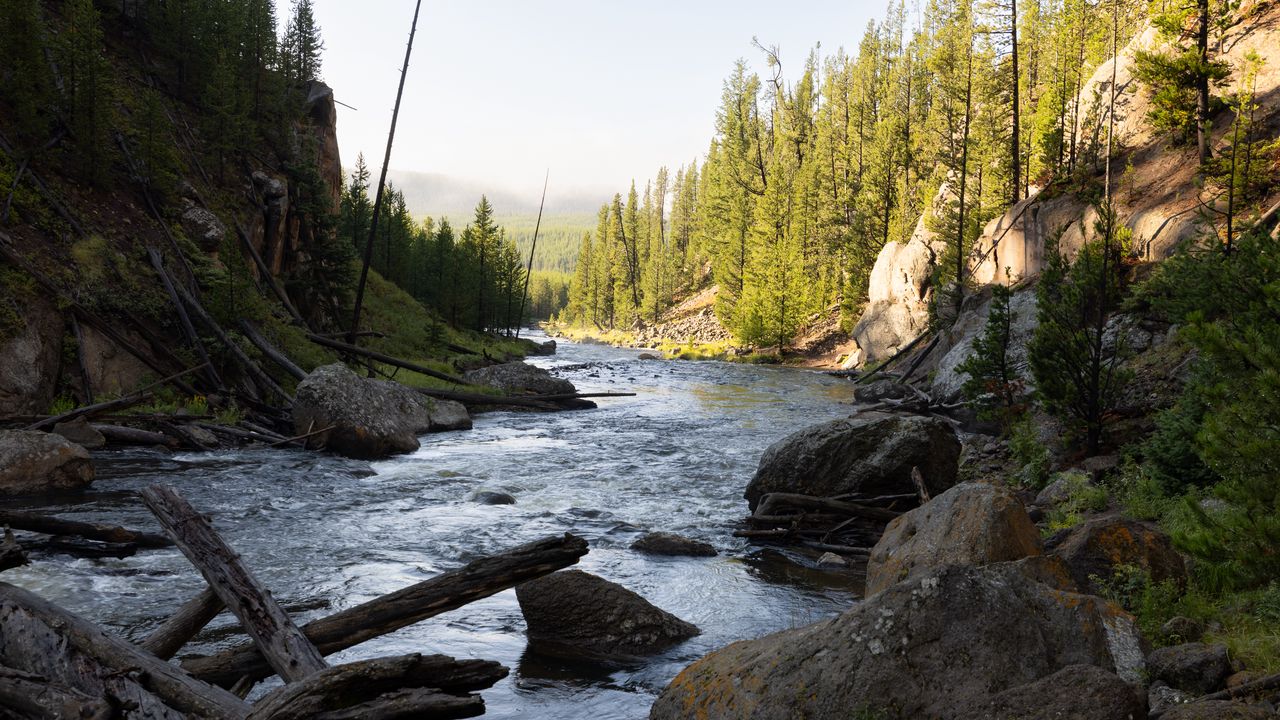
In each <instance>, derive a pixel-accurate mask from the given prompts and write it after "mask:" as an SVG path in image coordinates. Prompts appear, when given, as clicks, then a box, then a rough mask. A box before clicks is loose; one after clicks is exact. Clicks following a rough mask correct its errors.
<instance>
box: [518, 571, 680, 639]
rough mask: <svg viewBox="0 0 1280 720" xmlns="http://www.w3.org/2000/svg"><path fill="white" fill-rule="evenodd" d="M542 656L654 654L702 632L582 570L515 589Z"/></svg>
mask: <svg viewBox="0 0 1280 720" xmlns="http://www.w3.org/2000/svg"><path fill="white" fill-rule="evenodd" d="M516 599H517V600H519V602H520V610H521V612H523V613H524V619H525V622H526V623H527V625H528V636H529V644H530V645H531V646H532V647H534V648H535V649H537V650H538V651H539V652H543V653H548V654H553V655H564V656H571V657H615V658H625V657H638V656H643V655H650V654H652V653H655V652H658V651H660V650H663V649H665V648H668V647H670V646H672V645H675V644H677V643H680V642H683V641H684V640H687V639H689V638H691V637H693V636H694V635H697V634H698V628H697V627H695V626H694V625H692V624H691V623H687V622H685V621H684V620H681V619H680V618H678V617H676V616H674V615H672V614H671V613H669V612H667V611H665V610H662V609H660V608H657V607H654V606H653V605H652V604H650V603H649V601H648V600H645V599H644V598H642V597H640V596H639V595H637V594H635V593H634V592H631V591H630V590H628V589H626V588H624V587H622V586H621V585H618V584H617V583H612V582H609V581H608V580H605V579H604V578H600V577H596V576H595V575H591V574H588V573H585V572H582V571H581V570H561V571H560V572H557V573H552V574H551V575H547V576H545V577H541V578H538V579H537V580H531V581H529V582H527V583H524V584H523V585H519V586H517V587H516Z"/></svg>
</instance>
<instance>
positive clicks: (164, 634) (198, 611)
mask: <svg viewBox="0 0 1280 720" xmlns="http://www.w3.org/2000/svg"><path fill="white" fill-rule="evenodd" d="M225 607H226V604H225V603H223V602H222V598H220V597H218V594H217V593H215V592H214V591H213V590H212V589H210V588H205V589H204V590H202V591H201V592H200V594H199V595H197V596H195V597H193V598H191V599H190V600H188V601H187V602H185V603H183V605H182V607H180V608H178V611H177V612H175V613H174V614H173V615H172V616H171V617H170V618H169V619H168V620H165V621H164V624H163V625H161V626H160V627H158V628H156V629H155V632H153V633H151V634H150V635H148V636H147V639H146V640H143V641H142V644H141V645H140V646H139V647H141V648H142V649H143V650H146V651H147V652H149V653H151V654H152V655H155V656H156V657H158V658H160V659H161V660H168V659H169V658H171V657H173V656H174V655H175V654H176V653H177V652H178V651H179V650H181V649H182V646H183V645H186V644H187V643H188V642H190V641H191V638H193V637H195V636H196V633H199V632H200V631H201V630H203V629H204V626H205V625H208V624H209V622H210V621H212V620H213V619H214V618H215V617H217V616H218V613H220V612H222V610H223V608H225Z"/></svg>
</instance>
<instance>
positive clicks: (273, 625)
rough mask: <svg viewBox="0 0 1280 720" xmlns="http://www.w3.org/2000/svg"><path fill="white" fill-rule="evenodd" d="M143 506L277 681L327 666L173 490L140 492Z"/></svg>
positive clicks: (155, 488)
mask: <svg viewBox="0 0 1280 720" xmlns="http://www.w3.org/2000/svg"><path fill="white" fill-rule="evenodd" d="M142 501H143V502H144V503H146V505H147V507H148V508H149V509H150V510H151V512H152V514H153V515H155V516H156V519H157V520H159V521H160V525H161V527H163V528H164V530H165V532H166V533H167V534H168V535H169V537H170V538H172V539H173V541H174V542H175V543H177V545H178V549H180V550H182V554H183V555H186V556H187V559H188V560H190V561H191V563H192V564H193V565H195V566H196V568H197V569H199V570H200V574H201V575H204V579H205V581H206V582H208V583H209V587H210V588H211V589H212V590H213V591H214V593H216V594H217V596H218V598H219V599H221V600H222V602H223V603H225V604H226V606H227V609H229V610H230V611H231V612H232V613H233V614H234V615H235V616H236V618H237V619H238V620H239V621H240V625H241V627H243V628H244V630H245V632H246V633H248V635H249V637H251V638H253V641H254V643H255V644H256V645H257V648H258V650H259V651H260V652H261V653H262V655H263V656H265V658H266V660H267V662H269V663H270V664H271V667H272V668H274V669H275V671H276V673H277V674H279V675H280V677H282V678H284V679H285V681H287V682H294V681H297V680H301V679H303V678H305V677H307V676H308V675H310V674H312V673H315V672H319V671H321V670H323V669H325V668H326V667H328V665H327V664H326V663H325V661H324V658H323V657H321V655H320V653H319V651H317V650H316V648H315V646H314V645H312V644H311V641H310V640H308V639H307V638H306V637H305V636H303V634H302V632H301V631H300V630H299V629H298V626H297V625H294V623H293V620H292V619H290V618H289V616H288V614H286V613H285V611H284V609H283V608H281V607H280V605H279V604H278V603H277V602H276V601H275V598H273V597H271V594H270V593H269V592H267V590H266V588H264V587H263V586H262V584H261V583H259V582H258V579H257V578H256V577H254V576H253V573H251V572H249V568H248V567H246V566H245V564H244V563H243V562H241V560H240V556H239V555H237V554H236V553H235V551H234V550H232V549H231V547H230V546H229V545H227V543H226V542H225V541H224V540H223V539H222V536H221V535H219V534H218V532H217V531H216V530H214V529H213V526H212V525H211V524H209V521H208V520H206V519H205V517H204V516H203V515H201V514H199V513H197V512H196V511H195V509H194V508H192V507H191V505H190V503H188V502H187V501H186V500H185V499H184V498H183V497H182V496H181V495H179V494H178V493H177V492H176V491H174V490H173V489H172V488H166V487H162V486H159V485H153V486H151V487H148V488H146V489H144V490H143V491H142Z"/></svg>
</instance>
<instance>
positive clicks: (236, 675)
mask: <svg viewBox="0 0 1280 720" xmlns="http://www.w3.org/2000/svg"><path fill="white" fill-rule="evenodd" d="M586 554H587V541H586V540H583V539H582V538H580V537H577V536H575V535H570V534H567V533H566V534H565V535H564V536H563V537H550V538H546V539H544V540H539V541H537V542H532V543H528V544H525V545H521V546H519V547H516V548H513V549H511V550H509V551H507V552H505V553H503V554H501V555H494V556H492V557H486V558H481V559H479V560H473V561H472V562H470V563H467V564H466V565H464V566H463V567H460V568H458V569H457V570H450V571H449V572H446V573H442V574H440V575H437V576H436V577H433V578H431V579H430V580H424V581H423V582H420V583H418V584H416V585H411V586H409V587H407V588H404V589H402V590H397V591H396V592H393V593H390V594H388V595H383V596H382V597H379V598H375V599H373V600H370V601H369V602H366V603H363V604H361V605H357V606H355V607H353V608H349V609H347V610H343V611H341V612H338V613H335V614H333V615H329V616H328V617H324V618H320V619H318V620H314V621H312V622H310V623H307V624H306V625H304V626H302V632H303V634H305V635H306V636H307V638H308V639H309V640H310V641H311V642H312V643H314V644H315V646H316V648H317V649H319V650H320V653H321V654H323V655H331V654H333V653H335V652H338V651H339V650H345V649H346V648H349V647H351V646H353V645H358V644H360V643H362V642H364V641H366V640H369V639H371V638H375V637H379V636H381V635H386V634H387V633H390V632H394V631H396V630H399V629H400V628H403V627H408V626H409V625H413V624H415V623H418V622H421V621H423V620H426V619H427V618H430V617H434V616H436V615H439V614H441V613H445V612H448V611H450V610H455V609H457V608H460V607H462V606H463V605H466V604H468V603H472V602H475V601H476V600H479V599H481V598H486V597H489V596H490V595H494V594H497V593H499V592H502V591H503V590H506V589H508V588H512V587H515V586H516V585H519V584H521V583H524V582H527V581H529V580H533V579H535V578H539V577H542V576H543V575H549V574H551V573H553V572H555V571H557V570H560V569H563V568H566V567H569V566H570V565H573V564H574V563H576V562H578V558H580V557H582V556H583V555H586ZM182 667H183V669H185V670H187V671H188V672H190V673H191V674H192V675H195V676H196V677H199V678H201V679H204V680H206V681H208V682H212V683H216V684H218V685H221V686H223V687H230V686H231V685H233V684H235V683H236V681H238V680H239V679H240V678H241V677H244V676H248V677H250V678H252V679H254V680H261V679H263V678H266V677H269V676H270V675H271V668H270V666H269V665H268V664H267V663H266V662H265V661H264V660H263V659H262V656H261V655H259V654H258V651H257V650H256V649H255V648H254V646H253V645H252V644H250V643H245V644H242V645H240V646H238V647H234V648H231V649H229V650H224V651H222V652H220V653H217V654H215V655H210V656H208V657H203V658H192V659H190V660H186V661H184V662H183V663H182Z"/></svg>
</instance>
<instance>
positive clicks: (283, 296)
mask: <svg viewBox="0 0 1280 720" xmlns="http://www.w3.org/2000/svg"><path fill="white" fill-rule="evenodd" d="M252 185H253V183H250V187H252ZM236 235H238V236H239V237H240V242H241V244H242V245H244V247H245V249H247V250H248V251H249V256H250V257H252V258H253V264H254V265H257V266H258V274H259V275H261V276H262V278H263V279H264V280H266V281H267V285H269V286H270V287H271V292H273V293H275V296H276V299H278V300H279V301H280V304H281V305H283V306H284V309H285V310H287V311H288V312H289V316H290V317H292V318H293V321H294V322H295V323H297V324H298V327H301V328H304V329H307V330H310V329H311V327H310V325H308V324H307V321H306V319H304V318H303V317H302V313H300V312H298V308H297V307H296V306H294V304H293V301H292V300H290V299H289V293H287V292H285V289H284V286H283V285H281V284H280V281H279V280H276V276H275V275H274V274H272V272H271V268H269V267H267V263H266V262H265V261H263V259H262V254H261V253H259V252H258V248H256V247H254V246H253V241H252V240H250V239H249V234H248V233H246V232H245V231H244V228H243V227H241V225H240V221H239V220H236Z"/></svg>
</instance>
